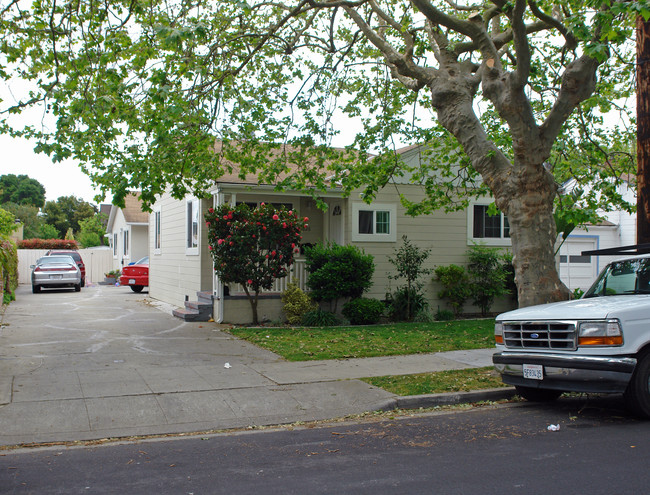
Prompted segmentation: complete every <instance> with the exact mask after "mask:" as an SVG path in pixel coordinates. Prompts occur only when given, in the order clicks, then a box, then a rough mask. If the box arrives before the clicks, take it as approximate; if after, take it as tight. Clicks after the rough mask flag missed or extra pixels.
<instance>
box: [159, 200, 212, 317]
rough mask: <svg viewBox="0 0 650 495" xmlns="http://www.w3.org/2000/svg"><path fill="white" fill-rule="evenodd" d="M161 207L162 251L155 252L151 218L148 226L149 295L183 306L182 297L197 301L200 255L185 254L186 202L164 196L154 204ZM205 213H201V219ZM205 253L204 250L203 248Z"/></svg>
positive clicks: (202, 236)
mask: <svg viewBox="0 0 650 495" xmlns="http://www.w3.org/2000/svg"><path fill="white" fill-rule="evenodd" d="M156 207H160V221H161V239H160V242H161V249H160V253H159V254H158V253H154V249H153V239H154V228H155V226H154V225H153V219H154V216H153V215H151V216H150V223H149V246H150V247H149V252H150V258H149V295H150V296H151V297H153V298H155V299H159V300H161V301H164V302H166V303H169V304H172V305H174V306H179V307H182V306H183V304H184V302H185V296H188V297H189V299H190V300H196V292H197V291H199V290H201V289H202V287H201V283H202V282H201V280H202V278H201V256H196V255H187V254H186V252H185V222H186V211H185V201H178V200H175V199H173V198H172V197H171V196H170V195H169V194H165V195H164V196H163V197H162V198H161V199H159V200H158V201H157V202H156ZM203 213H204V211H201V212H200V218H201V219H202V218H203ZM199 226H200V228H201V231H200V233H199V245H200V244H201V242H202V240H203V238H204V237H205V222H203V221H200V222H199ZM206 251H207V247H206Z"/></svg>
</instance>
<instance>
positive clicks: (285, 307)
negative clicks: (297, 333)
mask: <svg viewBox="0 0 650 495" xmlns="http://www.w3.org/2000/svg"><path fill="white" fill-rule="evenodd" d="M315 308H316V304H315V303H314V302H313V301H312V300H311V298H310V297H309V296H308V295H307V294H305V292H304V291H303V290H302V289H301V288H300V287H298V284H296V283H295V282H291V283H289V284H287V289H286V290H285V291H284V292H283V293H282V311H284V314H285V316H286V317H287V321H288V322H289V324H291V325H299V324H300V323H301V322H302V317H303V315H304V314H305V313H307V312H308V311H313V310H314V309H315Z"/></svg>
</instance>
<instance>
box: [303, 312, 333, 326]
mask: <svg viewBox="0 0 650 495" xmlns="http://www.w3.org/2000/svg"><path fill="white" fill-rule="evenodd" d="M340 323H341V319H340V318H339V317H338V316H336V315H335V314H334V313H332V312H330V311H323V310H322V309H320V308H318V309H315V310H314V311H308V312H306V313H305V314H304V315H303V316H302V324H303V325H305V326H308V327H332V326H335V325H339V324H340Z"/></svg>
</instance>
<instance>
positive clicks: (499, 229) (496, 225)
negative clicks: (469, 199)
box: [472, 205, 510, 239]
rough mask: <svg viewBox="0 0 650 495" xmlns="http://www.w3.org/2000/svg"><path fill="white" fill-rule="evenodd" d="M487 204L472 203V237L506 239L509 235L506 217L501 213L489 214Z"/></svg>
mask: <svg viewBox="0 0 650 495" xmlns="http://www.w3.org/2000/svg"><path fill="white" fill-rule="evenodd" d="M488 208H489V207H488V205H474V221H473V233H472V237H473V238H474V239H507V238H509V237H510V224H509V223H508V217H506V216H505V215H504V214H503V213H497V214H496V215H490V214H489V212H488Z"/></svg>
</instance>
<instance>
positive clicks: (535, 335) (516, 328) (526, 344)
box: [503, 321, 576, 350]
mask: <svg viewBox="0 0 650 495" xmlns="http://www.w3.org/2000/svg"><path fill="white" fill-rule="evenodd" d="M503 340H504V343H505V345H506V347H508V348H513V349H564V350H575V349H576V323H575V322H566V321H532V322H504V323H503Z"/></svg>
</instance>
